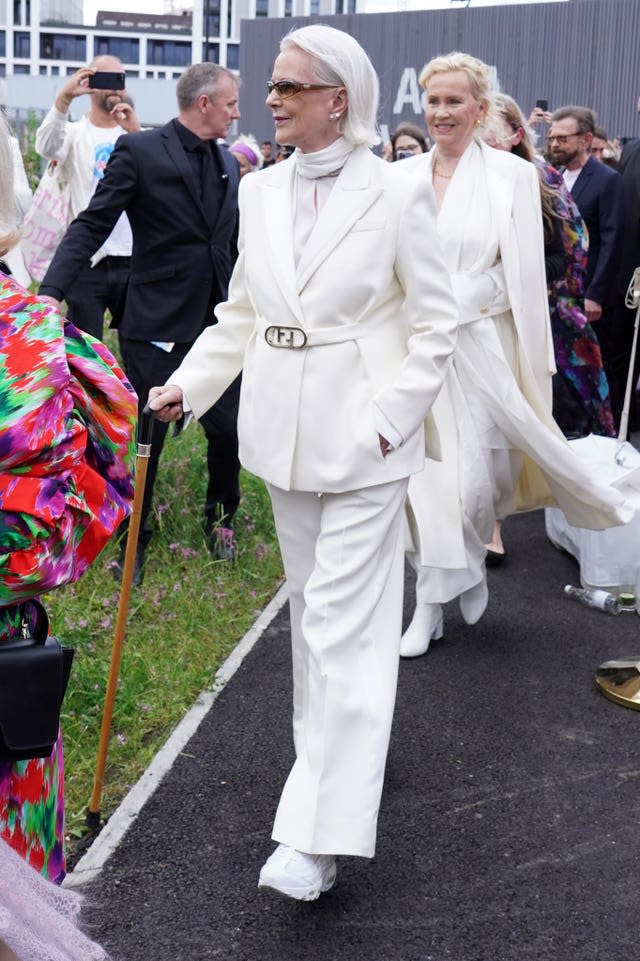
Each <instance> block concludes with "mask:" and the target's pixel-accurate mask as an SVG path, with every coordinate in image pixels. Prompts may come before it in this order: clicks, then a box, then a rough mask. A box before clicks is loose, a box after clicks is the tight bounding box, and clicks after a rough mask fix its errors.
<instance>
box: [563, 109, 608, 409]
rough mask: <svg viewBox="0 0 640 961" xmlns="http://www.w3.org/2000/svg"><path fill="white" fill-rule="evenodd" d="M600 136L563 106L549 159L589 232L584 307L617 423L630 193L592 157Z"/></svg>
mask: <svg viewBox="0 0 640 961" xmlns="http://www.w3.org/2000/svg"><path fill="white" fill-rule="evenodd" d="M594 131H595V119H594V115H593V111H592V110H590V109H589V108H588V107H561V108H560V109H559V110H556V111H555V112H554V113H553V114H552V116H551V128H550V130H549V136H548V138H547V157H548V158H549V160H550V161H551V163H552V164H554V166H556V167H559V168H561V169H562V175H563V177H564V181H565V184H566V185H567V188H568V189H569V190H570V191H571V194H572V196H573V199H574V200H575V202H576V204H577V206H578V209H579V211H580V213H581V215H582V219H583V220H584V222H585V224H586V225H587V230H588V232H589V253H588V258H587V271H586V276H585V291H584V308H585V314H586V315H587V320H589V321H590V322H591V323H592V324H594V325H595V331H596V333H597V335H598V340H599V342H600V349H601V351H602V361H603V364H604V369H605V372H606V374H607V380H608V381H609V389H610V392H611V407H612V409H613V416H614V419H615V421H616V424H617V423H618V422H619V420H620V413H621V411H622V404H623V401H624V385H625V383H626V375H625V377H624V381H621V378H620V371H619V369H618V364H617V362H616V358H617V356H618V354H619V351H620V343H619V336H618V331H617V330H616V325H615V323H614V322H613V316H612V315H613V297H614V285H615V280H616V274H617V272H618V268H619V264H620V252H621V248H622V235H623V229H624V191H623V187H622V179H621V177H620V175H619V174H618V173H617V172H616V171H615V170H612V169H611V168H610V167H608V166H606V165H605V164H602V163H598V161H597V160H595V159H594V158H593V157H592V156H591V142H592V140H593V135H594Z"/></svg>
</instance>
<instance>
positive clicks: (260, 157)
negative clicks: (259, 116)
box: [229, 133, 264, 170]
mask: <svg viewBox="0 0 640 961" xmlns="http://www.w3.org/2000/svg"><path fill="white" fill-rule="evenodd" d="M243 146H244V147H248V148H249V150H250V151H251V153H252V154H253V155H254V156H255V158H256V162H255V163H251V157H247V155H246V153H244V151H242V150H241V151H240V152H241V153H242V155H243V156H244V157H246V159H247V160H248V161H249V163H250V164H251V169H252V170H260V168H261V167H262V164H263V163H264V154H263V153H262V151H261V150H260V147H259V146H258V142H257V140H256V138H255V137H253V136H252V135H251V134H246V133H241V134H240V136H239V137H236V139H235V140H234V141H233V143H232V144H231V146H230V147H229V150H230V151H231V153H233V151H234V148H235V147H243Z"/></svg>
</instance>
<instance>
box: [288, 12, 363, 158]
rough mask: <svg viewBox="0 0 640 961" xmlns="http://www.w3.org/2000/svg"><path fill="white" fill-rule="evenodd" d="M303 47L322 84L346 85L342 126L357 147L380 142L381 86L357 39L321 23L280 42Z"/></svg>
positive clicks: (340, 124) (292, 31)
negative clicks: (345, 104) (311, 58)
mask: <svg viewBox="0 0 640 961" xmlns="http://www.w3.org/2000/svg"><path fill="white" fill-rule="evenodd" d="M290 47H299V48H300V49H301V50H304V51H305V52H306V53H308V54H309V55H310V56H311V57H313V60H314V61H315V62H314V74H315V77H316V79H317V80H318V82H319V83H327V84H331V85H335V86H338V87H344V88H345V89H346V91H347V109H346V111H345V113H344V114H343V116H342V117H341V118H340V122H339V125H338V129H339V130H340V133H341V134H342V136H343V137H344V138H345V139H346V140H348V141H349V143H352V144H353V145H354V146H356V147H357V146H359V145H360V144H366V145H367V146H368V147H373V146H374V144H377V143H380V136H379V134H378V129H377V125H376V119H377V115H378V101H379V97H380V85H379V82H378V75H377V74H376V72H375V70H374V69H373V64H372V63H371V61H370V60H369V57H368V56H367V54H366V53H365V51H364V50H363V49H362V47H361V46H360V44H359V43H358V41H357V40H354V38H353V37H352V36H351V35H350V34H348V33H345V32H344V31H343V30H336V29H335V27H327V26H324V25H323V24H320V23H314V24H311V25H310V26H308V27H300V28H299V29H297V30H291V31H290V32H289V33H288V34H287V35H286V36H285V37H283V38H282V40H281V41H280V50H286V49H288V48H290Z"/></svg>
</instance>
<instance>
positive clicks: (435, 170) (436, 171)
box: [433, 160, 455, 180]
mask: <svg viewBox="0 0 640 961" xmlns="http://www.w3.org/2000/svg"><path fill="white" fill-rule="evenodd" d="M433 173H434V175H435V176H436V177H442V179H443V180H451V178H452V177H453V174H443V173H442V171H441V170H440V168H439V167H438V161H437V160H436V161H435V163H434V165H433ZM453 173H455V170H454V172H453Z"/></svg>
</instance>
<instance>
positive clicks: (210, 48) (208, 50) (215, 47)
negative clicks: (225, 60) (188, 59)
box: [202, 42, 220, 63]
mask: <svg viewBox="0 0 640 961" xmlns="http://www.w3.org/2000/svg"><path fill="white" fill-rule="evenodd" d="M202 59H203V60H208V61H209V62H210V63H220V44H219V43H206V42H205V43H203V44H202Z"/></svg>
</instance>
